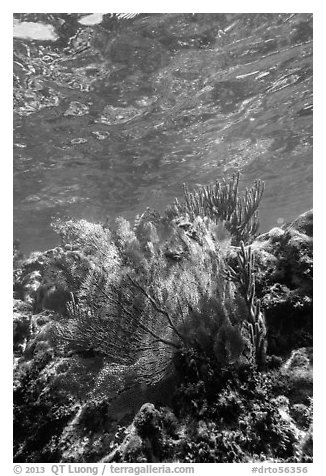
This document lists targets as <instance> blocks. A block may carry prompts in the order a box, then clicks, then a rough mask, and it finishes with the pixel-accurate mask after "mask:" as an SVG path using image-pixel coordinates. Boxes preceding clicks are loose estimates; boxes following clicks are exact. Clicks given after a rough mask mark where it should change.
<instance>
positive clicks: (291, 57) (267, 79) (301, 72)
mask: <svg viewBox="0 0 326 476" xmlns="http://www.w3.org/2000/svg"><path fill="white" fill-rule="evenodd" d="M14 16H15V19H14V36H15V40H14V235H15V238H18V239H20V241H21V244H22V248H23V250H24V251H30V250H32V249H46V248H48V247H50V246H53V245H54V244H55V243H56V241H57V238H56V236H55V235H54V234H53V233H52V231H51V229H50V227H49V224H50V222H51V217H54V216H63V217H68V216H72V217H83V218H87V219H90V220H104V219H105V218H106V217H107V216H109V217H115V216H117V215H119V214H121V215H123V216H125V217H127V218H131V217H132V216H133V215H134V214H135V213H137V212H139V211H142V210H144V208H145V207H146V206H151V207H155V208H158V209H159V210H162V209H163V208H165V206H166V205H168V204H169V203H171V201H172V200H173V197H175V196H181V195H182V183H184V182H186V183H187V184H189V185H190V187H196V186H198V185H201V184H207V183H210V182H213V181H214V180H215V179H219V178H221V177H224V176H226V177H227V176H229V175H230V174H231V173H232V172H234V171H236V170H240V171H241V172H242V183H243V185H244V186H246V185H248V184H250V183H251V182H252V181H253V180H254V179H256V178H261V179H263V180H264V181H265V183H266V191H265V194H264V198H263V201H262V204H261V207H260V210H261V213H260V216H261V230H266V229H267V228H269V227H271V226H274V225H276V224H277V223H282V220H290V219H292V218H295V217H296V216H297V215H298V214H299V213H301V212H303V211H305V210H307V209H308V208H310V207H311V206H312V16H311V15H310V14H290V13H288V14H195V15H192V14H149V15H146V14H141V15H139V16H136V17H134V18H129V19H123V18H117V17H113V16H112V15H110V14H107V15H104V16H101V15H97V16H93V17H87V18H85V17H83V18H82V15H77V14H53V15H50V14H15V15H14Z"/></svg>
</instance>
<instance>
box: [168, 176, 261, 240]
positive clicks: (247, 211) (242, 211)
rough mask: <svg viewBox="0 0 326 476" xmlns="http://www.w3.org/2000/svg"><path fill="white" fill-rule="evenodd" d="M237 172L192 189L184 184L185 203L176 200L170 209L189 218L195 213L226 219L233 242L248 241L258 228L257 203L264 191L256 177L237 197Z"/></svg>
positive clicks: (213, 218) (216, 220)
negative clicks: (227, 179) (242, 193)
mask: <svg viewBox="0 0 326 476" xmlns="http://www.w3.org/2000/svg"><path fill="white" fill-rule="evenodd" d="M239 178H240V174H239V173H236V174H233V176H232V178H231V179H230V180H229V181H226V180H225V179H223V180H222V181H221V182H218V181H216V182H215V184H214V185H207V186H205V187H202V188H200V189H199V190H197V191H195V192H190V191H189V189H188V187H186V186H184V197H185V200H184V202H182V203H180V202H179V201H178V200H177V199H176V200H175V202H174V204H173V207H172V210H174V211H175V212H176V213H177V214H184V213H187V214H188V215H189V216H190V218H191V219H192V220H194V219H195V218H196V216H202V217H204V216H208V217H209V218H211V219H212V220H214V221H215V222H219V221H225V222H226V226H227V228H228V229H229V231H230V232H231V234H232V235H233V236H234V242H236V243H239V242H240V241H241V240H243V241H244V242H247V241H248V240H250V238H252V237H253V236H254V235H255V233H256V232H257V230H258V227H259V220H258V206H259V203H260V201H261V198H262V196H263V192H264V182H262V181H260V180H256V182H255V183H254V185H253V186H252V187H251V188H247V189H246V190H245V192H244V195H242V196H239V190H238V189H239Z"/></svg>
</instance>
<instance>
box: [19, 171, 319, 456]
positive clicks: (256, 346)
mask: <svg viewBox="0 0 326 476" xmlns="http://www.w3.org/2000/svg"><path fill="white" fill-rule="evenodd" d="M237 184H238V178H237V177H233V178H232V179H231V181H230V182H229V184H227V183H226V182H224V183H223V184H222V185H220V186H218V185H216V189H213V188H212V189H205V190H204V191H203V192H202V195H191V194H190V192H188V191H187V192H186V197H188V198H186V202H185V203H186V205H183V206H182V207H181V206H179V211H178V213H176V208H175V207H174V211H173V210H172V211H171V209H169V210H167V212H166V213H164V214H162V215H161V214H160V213H158V212H156V211H153V210H149V209H148V210H146V211H145V212H144V213H143V214H142V215H139V216H138V217H136V219H135V222H134V223H133V224H131V223H129V222H128V221H126V220H124V219H122V218H119V219H117V220H116V222H115V226H111V227H110V228H108V227H106V226H102V225H100V224H91V223H88V222H86V221H85V220H80V221H74V220H70V221H68V222H57V223H56V224H55V229H56V231H57V232H58V233H59V234H60V236H61V239H62V243H61V245H60V246H58V247H57V248H55V249H53V250H49V251H46V252H44V253H33V254H32V255H31V256H30V257H29V258H27V259H23V257H22V256H20V255H19V253H18V252H16V254H15V256H16V258H15V271H14V298H15V300H14V357H15V360H14V363H15V365H14V434H15V442H14V460H15V461H16V462H76V463H77V462H98V461H106V462H111V461H112V462H159V461H160V462H163V461H164V462H253V461H263V460H267V461H271V462H273V461H278V462H309V461H312V347H311V346H312V241H313V239H312V221H313V216H312V211H310V212H307V213H305V214H303V215H301V216H300V217H298V218H297V219H296V220H295V221H293V222H292V223H290V224H289V225H285V226H283V227H282V228H274V229H272V230H271V231H270V232H268V233H265V234H263V235H260V236H256V237H255V236H254V235H252V234H251V233H252V232H253V231H257V230H256V225H255V224H254V223H253V222H252V221H251V218H248V217H249V216H250V217H256V208H257V207H256V205H258V202H259V197H260V196H261V193H262V186H261V185H259V184H256V185H255V186H254V188H253V189H251V191H250V192H247V195H246V197H247V199H241V200H242V201H240V202H238V201H237V198H236V197H237ZM213 192H214V194H215V197H217V198H218V197H219V198H220V200H221V201H222V202H223V197H224V196H225V197H229V196H230V194H231V195H232V197H233V199H232V200H233V202H232V203H233V205H234V204H235V205H236V204H237V203H238V205H236V208H234V206H233V205H232V203H231V204H230V207H231V208H232V210H231V208H230V210H229V212H230V213H229V215H228V216H222V215H221V216H219V219H217V218H218V217H217V215H216V216H214V217H212V216H210V214H209V213H206V211H207V210H204V208H205V207H204V205H203V203H204V202H203V203H202V202H200V200H204V198H203V197H206V198H207V197H208V198H209V197H210V199H212V194H213ZM231 192H232V193H231ZM194 197H196V199H195V198H194ZM200 197H201V198H200ZM232 197H231V198H232ZM208 198H207V200H208ZM217 198H216V200H217ZM231 198H230V197H229V198H228V199H226V198H225V200H224V202H223V206H221V209H222V210H226V205H227V201H228V200H230V201H232V200H231ZM187 200H188V201H187ZM205 200H206V199H205ZM212 200H213V199H212ZM214 200H215V199H214ZM245 200H247V205H245V203H246V202H245ZM195 202H196V203H197V202H198V203H197V205H198V204H199V202H200V203H201V205H200V207H199V208H200V209H199V208H198V210H197V209H196V207H195ZM214 203H215V202H214ZM187 204H188V205H187ZM189 204H190V205H191V206H190V205H189ZM241 204H242V205H241ZM197 205H196V206H197ZM231 205H232V206H231ZM198 206H199V205H198ZM205 206H206V205H205ZM214 206H215V205H214ZM239 207H240V208H241V207H243V210H244V211H243V213H244V215H241V213H242V212H241V213H240V211H239V210H240V208H239ZM248 207H249V208H248ZM190 208H191V210H192V211H191V210H190ZM235 209H236V210H238V211H237V212H236V215H234V213H235V211H234V210H235ZM249 209H250V210H249ZM196 210H197V211H196ZM245 210H247V211H246V212H245ZM190 211H191V213H190ZM249 212H250V213H249ZM251 212H252V213H251ZM221 213H222V212H221ZM223 213H224V212H223ZM240 215H241V216H242V218H241V220H243V221H242V222H241V223H242V225H241V226H240V225H239V223H240V222H239V223H238V225H239V226H240V228H239V226H238V225H237V226H238V228H237V230H238V231H236V230H235V229H234V228H232V226H233V225H234V223H235V222H234V220H235V218H234V219H233V218H232V216H237V217H238V219H240V218H239V217H240ZM230 217H231V218H230ZM245 217H247V218H248V220H247V219H246V218H245ZM256 219H257V217H256V218H254V220H256ZM228 220H229V221H228ZM228 223H229V224H228ZM230 223H233V225H232V226H230ZM255 223H256V222H255ZM234 226H235V225H234ZM240 229H241V230H242V231H241V230H240ZM249 229H250V230H249ZM239 230H240V231H241V233H240V231H239ZM245 230H246V231H245ZM249 231H250V232H249ZM244 232H245V233H247V232H248V236H247V238H248V240H247V243H248V242H250V245H248V244H245V243H244V242H243V241H242V242H241V241H240V238H244V234H243V233H244ZM249 235H250V237H249ZM235 244H237V246H235Z"/></svg>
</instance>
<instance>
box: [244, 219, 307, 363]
mask: <svg viewBox="0 0 326 476" xmlns="http://www.w3.org/2000/svg"><path fill="white" fill-rule="evenodd" d="M312 221H313V213H312V210H310V211H309V212H306V213H304V214H302V215H300V216H299V217H298V218H297V219H296V220H294V221H293V222H292V223H290V224H289V225H287V226H285V227H284V228H283V229H282V228H273V229H272V230H270V231H269V232H268V233H264V234H263V235H260V236H258V237H257V238H256V240H255V241H254V242H253V244H252V250H253V251H254V254H255V261H256V293H257V297H258V298H260V299H261V302H262V307H263V309H264V311H265V314H266V320H267V327H268V334H267V337H268V346H269V347H268V353H269V354H276V355H282V354H286V353H287V352H289V351H290V350H291V349H294V348H299V347H305V346H311V345H312V288H313V238H312V228H313V225H312Z"/></svg>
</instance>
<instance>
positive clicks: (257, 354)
mask: <svg viewBox="0 0 326 476" xmlns="http://www.w3.org/2000/svg"><path fill="white" fill-rule="evenodd" d="M237 257H238V269H237V270H235V269H233V268H231V267H229V268H228V269H227V271H226V275H227V276H228V277H229V278H230V279H232V280H233V281H235V282H237V283H238V284H239V286H240V291H241V293H242V295H243V297H244V299H245V302H246V305H247V308H248V311H249V314H248V319H246V320H244V321H243V331H244V334H247V335H248V336H249V340H250V344H251V348H252V351H253V358H254V361H255V362H256V363H257V364H258V365H262V364H264V363H265V357H266V345H267V344H266V343H267V341H266V332H267V330H266V322H265V316H264V314H263V312H262V311H261V307H260V300H259V299H257V298H256V294H255V275H254V263H255V261H254V254H253V251H252V249H251V247H250V246H249V247H247V248H245V246H244V243H243V241H242V242H241V245H240V249H239V251H238V256H237Z"/></svg>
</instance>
